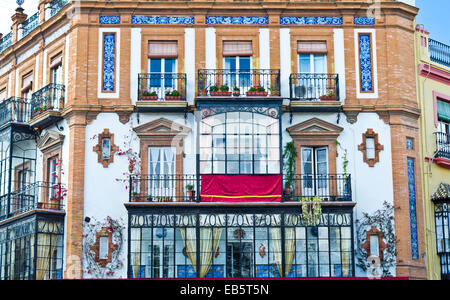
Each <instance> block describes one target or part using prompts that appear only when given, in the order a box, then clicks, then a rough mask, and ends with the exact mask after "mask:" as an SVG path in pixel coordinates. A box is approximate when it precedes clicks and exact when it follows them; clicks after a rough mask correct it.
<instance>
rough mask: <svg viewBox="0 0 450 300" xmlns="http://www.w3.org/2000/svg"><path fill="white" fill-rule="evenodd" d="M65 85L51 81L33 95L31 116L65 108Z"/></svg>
mask: <svg viewBox="0 0 450 300" xmlns="http://www.w3.org/2000/svg"><path fill="white" fill-rule="evenodd" d="M64 92H65V86H64V85H62V84H56V83H50V84H48V85H46V86H45V87H43V88H42V89H40V90H38V91H37V92H35V93H33V95H32V96H31V118H32V119H33V118H34V117H36V116H38V115H40V114H41V113H44V112H46V111H60V110H61V109H63V108H64Z"/></svg>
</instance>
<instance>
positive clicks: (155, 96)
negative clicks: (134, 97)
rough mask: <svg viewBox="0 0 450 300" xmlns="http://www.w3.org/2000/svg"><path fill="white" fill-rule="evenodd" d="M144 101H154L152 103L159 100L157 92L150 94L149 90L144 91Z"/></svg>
mask: <svg viewBox="0 0 450 300" xmlns="http://www.w3.org/2000/svg"><path fill="white" fill-rule="evenodd" d="M142 100H143V101H147V100H152V101H156V100H158V94H157V93H156V92H151V93H150V92H149V91H147V90H144V91H143V92H142Z"/></svg>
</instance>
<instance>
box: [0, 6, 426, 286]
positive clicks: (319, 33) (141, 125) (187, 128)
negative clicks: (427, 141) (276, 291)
mask: <svg viewBox="0 0 450 300" xmlns="http://www.w3.org/2000/svg"><path fill="white" fill-rule="evenodd" d="M416 14H417V8H415V7H414V1H385V0H382V1H379V2H376V3H372V1H363V0H358V1H357V0H352V1H338V0H336V1H327V2H323V1H271V2H267V1H258V2H245V3H240V2H236V1H225V0H224V1H219V2H217V1H214V2H208V1H206V2H205V1H196V0H192V1H170V2H167V1H157V2H148V1H119V0H118V1H65V0H53V1H44V0H42V1H40V4H39V10H38V13H37V14H35V15H33V16H31V17H30V16H27V15H26V14H25V13H24V11H23V10H22V9H20V8H19V9H18V10H17V11H16V13H15V14H14V16H13V22H14V24H13V26H12V32H11V33H9V34H6V35H4V36H3V37H2V39H1V40H0V49H1V54H0V95H1V97H2V99H4V100H3V101H2V103H1V104H0V105H2V107H1V116H2V119H1V120H2V121H1V124H0V125H1V131H0V132H1V134H0V136H1V154H0V155H1V157H0V158H1V164H0V166H1V168H2V169H1V177H0V180H1V183H0V192H1V195H0V196H1V198H0V200H1V205H0V208H1V214H0V219H1V221H0V268H1V269H0V277H1V279H49V278H81V277H82V278H98V277H101V278H119V277H121V278H195V277H201V278H203V277H208V278H248V277H252V278H253V277H355V276H372V277H373V276H398V277H408V278H412V279H419V278H425V276H426V271H425V261H424V256H423V254H424V251H425V249H424V233H423V226H422V224H423V215H422V211H423V209H422V206H421V205H420V203H421V202H420V199H422V185H421V182H422V181H421V173H422V171H421V164H420V161H419V159H420V156H419V151H417V149H419V123H418V119H419V116H420V109H419V107H418V103H417V98H416V81H415V72H414V70H415V61H414V35H415V28H414V25H415V23H414V21H415V16H416Z"/></svg>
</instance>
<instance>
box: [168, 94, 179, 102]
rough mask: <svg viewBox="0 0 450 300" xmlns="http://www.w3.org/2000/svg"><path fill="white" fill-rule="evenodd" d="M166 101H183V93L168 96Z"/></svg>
mask: <svg viewBox="0 0 450 300" xmlns="http://www.w3.org/2000/svg"><path fill="white" fill-rule="evenodd" d="M166 101H181V95H180V96H166Z"/></svg>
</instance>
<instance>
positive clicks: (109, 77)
mask: <svg viewBox="0 0 450 300" xmlns="http://www.w3.org/2000/svg"><path fill="white" fill-rule="evenodd" d="M115 64H116V34H115V33H105V34H104V35H103V85H102V89H103V92H114V90H115V88H114V84H115V82H114V81H115V72H116V65H115Z"/></svg>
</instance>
